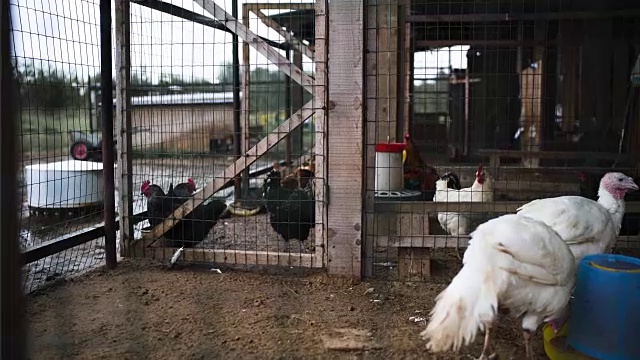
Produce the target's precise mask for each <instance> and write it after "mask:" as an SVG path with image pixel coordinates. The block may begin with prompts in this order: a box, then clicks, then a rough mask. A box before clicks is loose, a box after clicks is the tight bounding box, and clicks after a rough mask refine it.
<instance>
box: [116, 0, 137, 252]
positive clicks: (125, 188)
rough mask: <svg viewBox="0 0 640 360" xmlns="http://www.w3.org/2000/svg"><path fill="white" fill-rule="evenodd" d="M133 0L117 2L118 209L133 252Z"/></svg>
mask: <svg viewBox="0 0 640 360" xmlns="http://www.w3.org/2000/svg"><path fill="white" fill-rule="evenodd" d="M129 5H130V4H129V1H116V3H115V42H116V45H115V52H116V54H115V60H116V69H115V70H116V76H117V77H118V79H117V81H116V113H115V117H116V122H115V124H116V129H115V131H116V139H117V144H116V145H117V152H118V166H116V178H117V179H119V182H118V193H119V198H118V200H117V201H118V209H119V210H118V211H119V215H120V218H121V219H122V221H120V226H119V228H120V255H121V256H131V255H134V254H132V253H131V250H132V246H131V245H132V243H133V241H134V240H135V239H134V235H133V219H132V217H133V179H132V174H133V171H132V168H133V166H132V162H131V110H130V108H131V98H130V96H129V87H130V84H129V81H130V79H131V76H130V75H131V45H130V44H131V31H130V29H131V28H130V26H131V24H130V16H131V11H130V8H129Z"/></svg>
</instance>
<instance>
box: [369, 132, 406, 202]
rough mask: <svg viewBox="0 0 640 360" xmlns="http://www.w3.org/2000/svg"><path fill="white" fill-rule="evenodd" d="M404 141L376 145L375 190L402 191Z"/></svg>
mask: <svg viewBox="0 0 640 360" xmlns="http://www.w3.org/2000/svg"><path fill="white" fill-rule="evenodd" d="M404 148H405V144H404V143H382V144H377V145H376V184H375V191H402V190H403V189H404V171H403V165H402V151H403V150H404Z"/></svg>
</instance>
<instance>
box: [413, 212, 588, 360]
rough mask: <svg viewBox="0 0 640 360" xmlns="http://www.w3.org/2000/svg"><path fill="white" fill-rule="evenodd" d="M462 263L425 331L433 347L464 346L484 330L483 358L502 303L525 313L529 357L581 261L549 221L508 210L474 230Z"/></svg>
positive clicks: (565, 300)
mask: <svg viewBox="0 0 640 360" xmlns="http://www.w3.org/2000/svg"><path fill="white" fill-rule="evenodd" d="M463 264H464V265H463V267H462V269H461V270H460V272H458V274H457V275H456V276H455V277H454V278H453V280H452V281H451V284H449V286H448V287H447V288H446V289H445V290H444V291H443V292H441V293H440V294H439V295H438V297H437V298H436V305H435V306H434V308H433V309H432V310H431V319H430V321H429V324H428V325H427V328H426V329H425V330H424V331H423V332H422V333H421V334H420V335H421V336H422V337H423V339H425V340H427V349H429V350H431V351H432V352H442V351H447V350H450V349H451V350H454V351H457V350H459V349H460V348H461V347H462V346H463V345H468V344H469V343H470V342H471V341H473V340H474V339H475V337H476V334H477V332H478V330H480V329H482V330H484V332H485V339H484V347H483V349H482V354H481V355H480V358H479V359H489V358H492V357H494V355H490V354H491V351H490V344H491V343H490V340H491V330H492V328H493V327H494V326H495V325H496V320H497V310H498V306H499V305H500V306H504V307H506V308H508V309H509V310H511V313H513V314H516V315H517V316H522V329H523V336H524V340H525V345H526V355H527V358H529V359H530V358H531V357H532V349H531V342H530V338H531V335H532V334H533V332H534V331H535V330H536V329H537V328H538V326H539V325H540V324H541V323H542V322H543V321H545V320H550V319H553V318H555V317H556V316H557V314H560V313H562V311H563V309H564V308H565V307H566V305H567V303H568V301H569V297H570V292H571V289H572V287H573V284H574V281H575V271H576V267H575V265H574V258H573V255H572V254H571V251H570V250H569V247H568V246H567V244H566V243H565V242H564V241H562V239H561V238H560V236H559V235H558V234H557V233H556V232H555V231H553V229H551V228H550V227H549V226H547V225H545V224H544V223H543V222H541V221H537V220H534V219H531V218H527V217H523V216H519V215H515V214H509V215H503V216H501V217H498V218H495V219H491V220H489V221H487V222H486V223H484V224H481V225H480V226H478V228H477V229H476V230H475V231H474V232H473V233H471V240H470V241H469V247H468V248H467V251H466V252H465V254H464V259H463Z"/></svg>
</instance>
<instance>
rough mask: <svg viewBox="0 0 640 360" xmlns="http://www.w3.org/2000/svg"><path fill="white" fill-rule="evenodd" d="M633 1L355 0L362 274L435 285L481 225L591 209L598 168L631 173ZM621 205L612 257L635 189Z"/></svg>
mask: <svg viewBox="0 0 640 360" xmlns="http://www.w3.org/2000/svg"><path fill="white" fill-rule="evenodd" d="M634 6H635V5H633V4H630V3H624V4H619V5H618V4H616V5H615V6H612V7H608V8H607V9H606V11H605V9H599V8H597V5H595V2H594V3H590V2H589V3H580V4H577V3H568V2H555V1H542V2H540V1H538V2H535V3H533V2H526V1H524V2H523V1H499V2H484V1H473V2H455V1H435V2H434V1H412V2H394V1H377V2H370V3H368V5H367V7H366V13H367V24H366V31H367V42H366V46H367V58H366V63H367V68H368V69H369V71H368V72H367V86H368V87H374V88H375V91H369V92H368V95H367V96H368V99H367V101H368V104H369V105H368V107H367V135H366V136H367V137H366V143H367V147H368V149H369V151H368V152H367V154H368V157H367V159H366V163H367V191H368V192H369V193H370V194H371V193H373V194H372V195H373V196H368V197H367V198H368V199H371V200H370V201H369V202H368V204H367V209H366V213H367V214H366V216H367V219H368V221H367V224H368V227H367V229H366V230H367V239H368V243H369V245H368V246H367V248H366V265H365V268H366V269H367V270H366V271H368V272H369V273H372V274H375V275H384V276H390V277H392V278H397V277H400V278H403V279H425V278H428V277H430V276H431V275H433V276H436V275H437V274H441V273H442V272H440V271H436V270H437V269H438V265H442V264H445V263H447V261H448V260H454V261H457V262H458V263H459V260H458V259H459V258H460V256H461V253H462V251H463V250H464V249H461V248H463V247H466V244H467V239H468V237H467V235H469V234H470V233H471V232H472V231H473V230H474V229H475V227H476V226H477V225H478V224H480V223H482V222H484V221H486V220H488V219H490V218H493V217H497V216H499V215H500V214H506V213H513V212H515V211H516V209H518V207H520V206H521V205H523V204H525V203H528V202H530V201H532V200H534V199H538V198H547V197H555V196H563V195H581V196H584V197H588V198H591V199H594V200H596V199H597V195H598V187H599V183H600V179H601V178H602V176H603V175H604V174H605V173H607V172H610V171H619V172H623V173H625V174H627V175H629V176H632V177H634V178H635V177H637V176H638V174H637V169H636V161H637V159H636V157H635V154H636V153H637V146H638V139H637V136H636V135H635V134H636V133H637V129H636V126H635V125H633V124H634V123H635V122H636V119H637V116H638V105H637V104H638V91H637V88H636V86H637V85H638V84H637V79H636V78H635V77H634V74H635V73H636V72H637V71H638V68H637V66H638V65H637V62H638V55H639V53H638V49H637V43H638V38H637V29H638V26H639V25H640V22H639V17H638V14H637V13H635V12H633V11H620V10H621V9H627V10H628V9H629V7H634ZM405 135H406V136H405ZM626 200H627V204H626V205H627V207H626V210H627V211H626V214H625V215H624V218H623V219H622V222H621V231H620V237H619V238H618V241H617V243H616V248H617V249H616V251H622V252H627V253H629V252H634V251H636V250H637V248H638V247H640V242H638V238H637V237H638V219H637V216H638V215H637V212H638V206H637V203H636V202H635V201H637V194H636V193H633V192H632V193H629V194H627V196H626ZM457 202H464V203H469V202H474V203H478V204H477V205H475V204H474V205H473V206H471V204H469V205H460V206H458V205H457V204H456V203H457ZM458 236H460V237H458ZM456 248H458V249H456ZM456 255H457V258H456ZM449 263H451V262H449ZM453 264H455V262H453ZM445 267H448V265H446V266H445ZM454 267H455V266H454ZM432 268H433V269H434V270H433V271H434V273H433V274H432V273H431V269H432ZM390 269H392V270H390ZM447 276H448V275H447Z"/></svg>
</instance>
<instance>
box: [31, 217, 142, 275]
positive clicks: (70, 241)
mask: <svg viewBox="0 0 640 360" xmlns="http://www.w3.org/2000/svg"><path fill="white" fill-rule="evenodd" d="M146 215H147V212H146V211H143V212H140V213H138V214H135V215H134V216H133V218H132V219H131V222H132V223H133V224H137V223H140V222H143V221H144V220H145V219H146ZM111 222H113V224H114V228H117V227H118V226H119V225H120V220H116V219H115V218H113V219H112V220H111ZM107 234H108V233H107V229H106V222H103V223H101V224H98V225H96V226H92V227H90V228H86V229H82V230H78V231H74V232H72V233H70V234H66V235H63V236H61V237H59V238H56V239H53V240H50V241H46V242H44V243H42V244H40V245H38V246H36V247H33V248H31V249H29V250H27V251H25V252H23V253H22V255H21V256H20V262H21V263H22V265H26V264H29V263H32V262H36V261H38V260H41V259H44V258H46V257H47V256H51V255H55V254H58V253H61V252H63V251H65V250H67V249H71V248H73V247H76V246H79V245H82V244H85V243H88V242H89V241H93V240H96V239H99V238H101V237H103V236H104V237H105V252H106V251H107V249H106V241H107V239H106V236H107ZM113 253H114V254H115V248H114V249H113Z"/></svg>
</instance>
